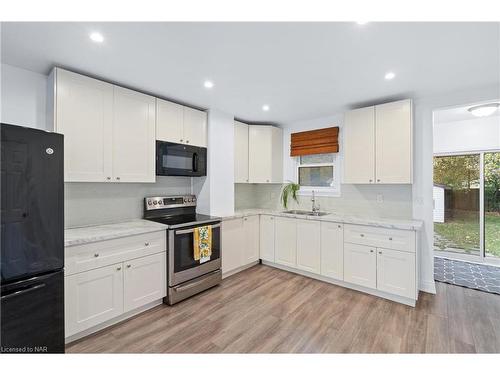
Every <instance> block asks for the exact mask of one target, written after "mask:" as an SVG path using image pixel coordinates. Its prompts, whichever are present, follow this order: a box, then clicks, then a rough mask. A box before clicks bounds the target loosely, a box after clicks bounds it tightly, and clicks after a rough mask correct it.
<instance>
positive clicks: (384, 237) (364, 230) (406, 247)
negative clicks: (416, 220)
mask: <svg viewBox="0 0 500 375" xmlns="http://www.w3.org/2000/svg"><path fill="white" fill-rule="evenodd" d="M344 241H345V242H349V243H355V244H360V245H366V246H374V247H383V248H385V249H392V250H401V251H408V252H411V253H414V252H415V232H414V231H409V230H399V229H386V228H375V227H369V226H364V225H351V224H346V225H345V226H344Z"/></svg>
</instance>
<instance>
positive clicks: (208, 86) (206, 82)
mask: <svg viewBox="0 0 500 375" xmlns="http://www.w3.org/2000/svg"><path fill="white" fill-rule="evenodd" d="M203 86H205V88H206V89H211V88H212V87H214V83H213V82H212V81H205V82H203Z"/></svg>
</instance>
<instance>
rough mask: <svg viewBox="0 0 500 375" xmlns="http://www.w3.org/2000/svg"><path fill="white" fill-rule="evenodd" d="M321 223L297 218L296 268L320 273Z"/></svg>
mask: <svg viewBox="0 0 500 375" xmlns="http://www.w3.org/2000/svg"><path fill="white" fill-rule="evenodd" d="M320 233H321V223H320V222H319V221H315V220H301V219H297V268H298V269H301V270H304V271H308V272H312V273H316V274H320V272H321V234H320Z"/></svg>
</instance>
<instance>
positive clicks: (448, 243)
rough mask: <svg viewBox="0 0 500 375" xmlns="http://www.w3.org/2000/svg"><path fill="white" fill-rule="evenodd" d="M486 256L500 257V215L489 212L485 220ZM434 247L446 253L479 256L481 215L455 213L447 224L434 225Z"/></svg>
mask: <svg viewBox="0 0 500 375" xmlns="http://www.w3.org/2000/svg"><path fill="white" fill-rule="evenodd" d="M484 226H485V247H486V255H489V256H497V257H500V215H499V214H498V213H493V212H487V213H486V215H485V220H484ZM434 231H435V233H436V236H435V240H434V246H435V248H436V249H440V250H442V251H446V250H449V249H451V250H452V251H455V252H456V251H460V250H461V252H464V253H466V254H476V255H477V254H479V215H478V214H477V213H466V212H461V213H457V212H455V215H454V217H453V218H450V219H447V221H446V222H445V223H434Z"/></svg>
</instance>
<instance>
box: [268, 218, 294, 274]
mask: <svg viewBox="0 0 500 375" xmlns="http://www.w3.org/2000/svg"><path fill="white" fill-rule="evenodd" d="M274 221H275V224H274V225H275V227H274V228H275V236H274V261H275V262H276V263H278V264H282V265H284V266H288V267H295V266H296V264H297V223H296V219H291V218H286V217H276V218H275V220H274Z"/></svg>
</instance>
